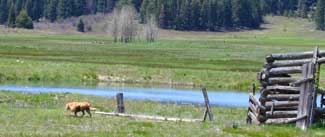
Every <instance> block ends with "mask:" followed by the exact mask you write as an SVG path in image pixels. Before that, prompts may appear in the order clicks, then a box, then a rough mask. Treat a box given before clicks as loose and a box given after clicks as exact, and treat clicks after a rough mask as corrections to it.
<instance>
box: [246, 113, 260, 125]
mask: <svg viewBox="0 0 325 137" xmlns="http://www.w3.org/2000/svg"><path fill="white" fill-rule="evenodd" d="M248 116H249V118H250V119H251V120H252V122H253V123H254V124H257V125H259V124H261V122H260V121H259V120H258V118H257V116H256V115H254V114H253V113H252V112H250V111H249V112H248Z"/></svg>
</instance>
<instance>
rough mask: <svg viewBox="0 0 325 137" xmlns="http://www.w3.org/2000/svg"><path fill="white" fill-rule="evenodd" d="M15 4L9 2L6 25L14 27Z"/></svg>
mask: <svg viewBox="0 0 325 137" xmlns="http://www.w3.org/2000/svg"><path fill="white" fill-rule="evenodd" d="M15 22H16V14H15V6H14V5H13V4H11V6H10V9H9V15H8V27H11V28H14V27H15V26H16V23H15Z"/></svg>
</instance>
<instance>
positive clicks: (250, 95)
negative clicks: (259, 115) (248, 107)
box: [249, 94, 266, 111]
mask: <svg viewBox="0 0 325 137" xmlns="http://www.w3.org/2000/svg"><path fill="white" fill-rule="evenodd" d="M249 101H250V103H252V104H253V105H254V106H256V107H257V108H258V109H260V110H261V111H265V110H266V108H265V107H264V106H263V105H262V104H261V103H260V102H259V101H258V100H257V99H256V98H255V97H254V95H253V94H249Z"/></svg>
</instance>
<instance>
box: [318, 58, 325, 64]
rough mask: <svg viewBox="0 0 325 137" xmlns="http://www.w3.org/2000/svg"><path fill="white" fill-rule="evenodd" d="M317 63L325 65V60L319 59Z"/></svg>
mask: <svg viewBox="0 0 325 137" xmlns="http://www.w3.org/2000/svg"><path fill="white" fill-rule="evenodd" d="M317 63H318V64H324V63H325V58H318V60H317Z"/></svg>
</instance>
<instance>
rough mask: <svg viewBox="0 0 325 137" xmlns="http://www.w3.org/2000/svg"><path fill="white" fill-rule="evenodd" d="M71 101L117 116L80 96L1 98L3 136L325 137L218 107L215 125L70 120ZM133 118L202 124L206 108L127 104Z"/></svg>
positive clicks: (102, 103)
mask: <svg viewBox="0 0 325 137" xmlns="http://www.w3.org/2000/svg"><path fill="white" fill-rule="evenodd" d="M68 101H89V102H91V103H92V104H93V106H94V107H96V108H97V109H99V110H102V111H114V108H115V101H114V100H113V99H107V98H102V97H95V96H84V95H78V94H55V93H51V94H25V93H18V92H5V91H1V92H0V107H1V108H2V109H1V110H0V113H1V115H0V123H1V125H0V136H6V137H11V136H12V137H16V136H121V137H124V136H144V137H151V136H168V137H170V136H175V137H176V136H177V137H182V136H184V137H188V136H211V137H212V136H227V137H228V136H247V137H264V136H270V137H278V136H281V137H296V136H324V135H325V131H324V130H323V129H321V125H315V126H314V127H313V128H311V130H309V131H308V132H303V131H300V130H299V129H296V128H295V127H294V126H293V125H281V126H276V125H272V126H270V125H262V126H254V125H246V124H245V116H246V109H245V108H222V107H213V108H212V110H213V113H214V115H215V119H216V121H215V122H213V123H209V122H207V123H181V122H154V121H146V120H140V119H128V118H120V117H108V116H101V115H94V117H93V118H89V117H84V118H74V117H70V116H68V115H69V112H67V111H66V110H65V109H64V103H65V102H68ZM126 110H127V112H128V113H134V114H148V115H160V116H172V117H184V118H201V116H202V114H203V112H204V108H203V107H200V106H192V105H174V104H160V103H156V102H152V101H126Z"/></svg>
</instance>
